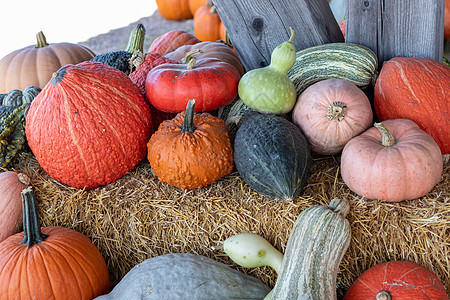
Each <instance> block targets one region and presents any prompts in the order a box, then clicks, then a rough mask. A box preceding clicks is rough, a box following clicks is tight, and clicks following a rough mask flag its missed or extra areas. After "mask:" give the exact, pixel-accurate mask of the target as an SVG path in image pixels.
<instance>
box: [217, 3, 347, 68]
mask: <svg viewBox="0 0 450 300" xmlns="http://www.w3.org/2000/svg"><path fill="white" fill-rule="evenodd" d="M214 5H215V6H216V8H217V12H218V13H219V16H220V18H221V20H222V22H223V23H224V25H225V27H226V28H227V31H228V35H229V36H230V39H231V42H232V43H233V46H234V48H235V49H236V52H237V53H238V55H239V57H240V58H241V60H242V62H243V64H244V67H245V69H246V70H247V71H249V70H251V69H255V68H260V67H264V66H266V65H268V64H269V63H270V55H271V53H272V50H273V49H274V48H275V47H276V46H278V45H279V44H281V43H283V42H285V41H287V40H289V36H290V29H289V27H292V28H293V29H294V30H295V37H294V40H293V44H294V46H295V49H296V50H297V51H299V50H302V49H305V48H308V47H311V46H315V45H321V44H325V43H330V42H343V41H344V37H343V35H342V33H341V31H340V29H339V26H338V25H337V22H336V20H335V18H334V16H333V13H332V12H331V9H330V6H329V5H328V1H327V0H214Z"/></svg>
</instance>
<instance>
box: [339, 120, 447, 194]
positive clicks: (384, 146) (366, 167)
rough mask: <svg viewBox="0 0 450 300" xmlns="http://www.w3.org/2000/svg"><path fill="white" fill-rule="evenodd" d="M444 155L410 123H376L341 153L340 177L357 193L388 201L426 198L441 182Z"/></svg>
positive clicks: (426, 134)
mask: <svg viewBox="0 0 450 300" xmlns="http://www.w3.org/2000/svg"><path fill="white" fill-rule="evenodd" d="M442 170H443V161H442V154H441V151H440V149H439V146H438V145H437V143H436V142H435V141H434V140H433V138H432V137H431V136H430V135H429V134H428V133H426V132H425V131H423V130H422V129H420V128H419V126H418V125H417V124H416V123H414V122H413V121H411V120H407V119H395V120H386V121H383V122H382V123H376V124H375V126H374V127H372V128H370V129H368V130H367V131H365V132H363V133H362V134H360V135H359V136H357V137H354V138H353V139H351V140H350V141H349V142H348V143H347V144H346V145H345V147H344V150H342V155H341V175H342V179H343V180H344V182H345V184H346V185H347V186H348V187H349V188H350V189H351V190H352V191H353V192H355V193H356V194H358V195H360V196H364V197H366V198H368V199H374V200H376V199H379V200H383V201H387V202H399V201H403V200H411V199H416V198H419V197H422V196H424V195H426V194H427V193H428V192H430V191H431V189H432V188H433V187H434V186H435V185H436V184H437V183H438V182H439V180H440V178H441V175H442Z"/></svg>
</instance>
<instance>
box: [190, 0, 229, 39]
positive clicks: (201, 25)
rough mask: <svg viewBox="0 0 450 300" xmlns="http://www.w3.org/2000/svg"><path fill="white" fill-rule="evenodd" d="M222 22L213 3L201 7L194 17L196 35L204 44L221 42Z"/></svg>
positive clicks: (209, 2)
mask: <svg viewBox="0 0 450 300" xmlns="http://www.w3.org/2000/svg"><path fill="white" fill-rule="evenodd" d="M220 23H222V21H221V20H220V17H219V14H218V13H217V10H216V7H215V6H214V5H213V4H212V2H211V1H208V3H207V4H206V5H203V6H201V7H200V8H199V9H197V11H196V12H195V15H194V35H195V36H196V37H197V38H198V39H199V40H200V41H202V42H215V41H217V40H220Z"/></svg>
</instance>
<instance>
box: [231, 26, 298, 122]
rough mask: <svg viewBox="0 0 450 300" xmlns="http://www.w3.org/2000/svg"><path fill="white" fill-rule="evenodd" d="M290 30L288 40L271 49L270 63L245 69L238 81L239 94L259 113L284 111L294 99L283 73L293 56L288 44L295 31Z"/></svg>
mask: <svg viewBox="0 0 450 300" xmlns="http://www.w3.org/2000/svg"><path fill="white" fill-rule="evenodd" d="M290 29H291V37H290V39H289V40H288V41H286V42H283V43H281V44H280V45H278V46H277V47H276V48H275V49H274V50H273V51H272V55H271V58H270V65H268V66H266V67H263V68H258V69H253V70H251V71H248V72H247V73H245V74H244V76H242V78H241V80H240V81H239V86H238V93H239V97H240V98H241V99H242V101H243V102H244V103H245V104H246V105H248V106H249V107H251V108H253V109H255V110H258V111H260V112H264V113H273V114H285V113H288V112H289V111H291V110H292V108H293V107H294V105H295V102H296V101H297V93H296V90H295V86H294V84H293V83H292V81H291V80H290V79H289V77H288V76H287V72H288V71H289V70H290V69H291V68H292V66H293V65H294V63H295V58H296V52H295V46H294V45H293V44H292V40H293V38H294V34H295V32H294V30H293V29H292V28H290Z"/></svg>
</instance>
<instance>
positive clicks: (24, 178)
mask: <svg viewBox="0 0 450 300" xmlns="http://www.w3.org/2000/svg"><path fill="white" fill-rule="evenodd" d="M17 179H19V181H20V183H22V184H23V185H30V177H28V176H27V175H26V174H23V173H18V174H17Z"/></svg>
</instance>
